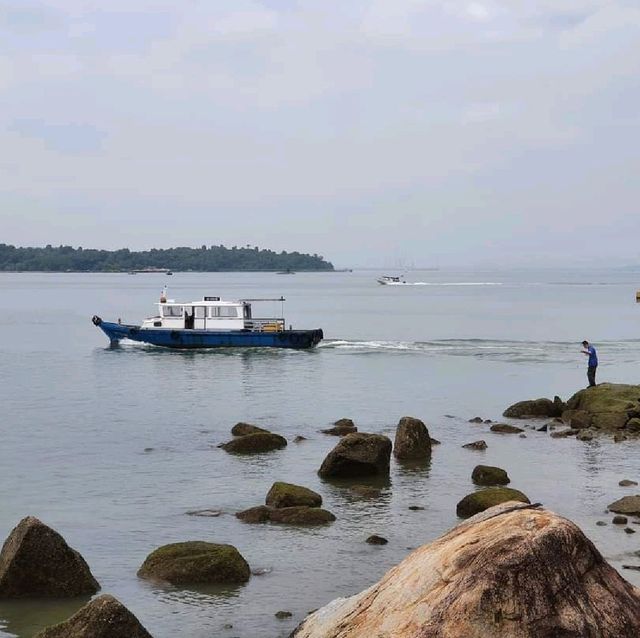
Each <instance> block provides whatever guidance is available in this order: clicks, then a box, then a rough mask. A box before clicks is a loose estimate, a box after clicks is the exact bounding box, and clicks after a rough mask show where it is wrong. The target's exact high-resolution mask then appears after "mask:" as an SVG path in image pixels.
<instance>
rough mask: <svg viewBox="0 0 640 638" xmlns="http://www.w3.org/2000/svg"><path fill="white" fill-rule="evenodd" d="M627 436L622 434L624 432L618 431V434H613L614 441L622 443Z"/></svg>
mask: <svg viewBox="0 0 640 638" xmlns="http://www.w3.org/2000/svg"><path fill="white" fill-rule="evenodd" d="M626 440H627V437H626V436H625V435H624V434H622V432H617V433H616V434H614V435H613V442H614V443H622V441H626Z"/></svg>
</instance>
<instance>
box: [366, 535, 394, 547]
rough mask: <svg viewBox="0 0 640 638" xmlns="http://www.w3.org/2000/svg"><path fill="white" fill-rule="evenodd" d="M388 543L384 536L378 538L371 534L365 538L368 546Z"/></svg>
mask: <svg viewBox="0 0 640 638" xmlns="http://www.w3.org/2000/svg"><path fill="white" fill-rule="evenodd" d="M388 542H389V541H388V540H387V539H386V538H385V537H384V536H378V535H377V534H372V535H371V536H369V538H367V540H366V541H365V543H368V544H369V545H386V544H387V543H388Z"/></svg>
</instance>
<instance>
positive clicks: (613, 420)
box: [591, 412, 627, 430]
mask: <svg viewBox="0 0 640 638" xmlns="http://www.w3.org/2000/svg"><path fill="white" fill-rule="evenodd" d="M626 424H627V415H626V414H625V413H624V412H620V413H615V412H610V413H602V414H594V415H593V416H592V417H591V425H592V426H593V427H594V428H596V429H598V430H621V429H622V428H624V426H625V425H626Z"/></svg>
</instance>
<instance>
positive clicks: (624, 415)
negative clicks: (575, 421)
mask: <svg viewBox="0 0 640 638" xmlns="http://www.w3.org/2000/svg"><path fill="white" fill-rule="evenodd" d="M567 408H568V409H569V410H572V411H582V412H585V413H587V414H589V415H591V426H592V427H595V428H598V429H601V430H618V429H622V428H624V427H625V426H626V425H627V421H629V420H632V419H633V418H636V416H637V415H640V386H637V385H626V384H621V383H601V384H600V385H597V386H595V387H593V388H587V389H586V390H580V391H579V392H576V394H574V395H573V396H572V397H571V398H570V399H569V401H567ZM633 427H635V425H632V428H633Z"/></svg>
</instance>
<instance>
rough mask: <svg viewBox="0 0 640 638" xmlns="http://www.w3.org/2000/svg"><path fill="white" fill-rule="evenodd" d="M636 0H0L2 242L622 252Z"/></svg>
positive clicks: (639, 154) (631, 182) (632, 122)
mask: <svg viewBox="0 0 640 638" xmlns="http://www.w3.org/2000/svg"><path fill="white" fill-rule="evenodd" d="M639 131H640V2H639V0H634V1H632V0H618V1H616V0H609V1H607V0H536V1H533V0H532V1H524V0H493V1H484V0H479V1H456V0H339V1H335V0H316V1H313V2H312V1H302V0H254V1H245V0H108V1H105V0H0V242H4V243H13V244H17V245H44V244H47V243H51V244H54V245H57V244H60V243H64V244H72V245H75V246H77V245H82V246H85V247H100V248H116V247H122V246H127V247H130V248H135V249H142V248H149V247H153V246H156V247H168V246H175V245H191V246H200V245H202V244H207V245H210V244H220V243H223V244H226V245H234V244H237V245H245V244H251V245H258V246H260V247H269V248H273V249H275V250H282V249H284V250H296V249H298V250H301V251H305V252H312V253H313V252H317V253H319V254H322V255H324V256H325V257H326V258H328V259H330V260H331V261H333V262H334V263H335V264H336V265H344V266H347V265H366V266H376V265H392V264H394V263H397V262H404V263H405V264H410V263H414V264H415V265H416V266H420V265H422V266H431V265H440V266H445V267H446V266H450V265H461V266H465V265H473V264H496V265H501V264H502V265H506V266H508V265H511V264H516V265H554V264H563V263H566V264H595V265H606V264H624V263H631V262H634V261H635V260H636V259H637V258H638V256H639V255H640V247H639V237H640V170H639V169H640V135H639Z"/></svg>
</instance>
